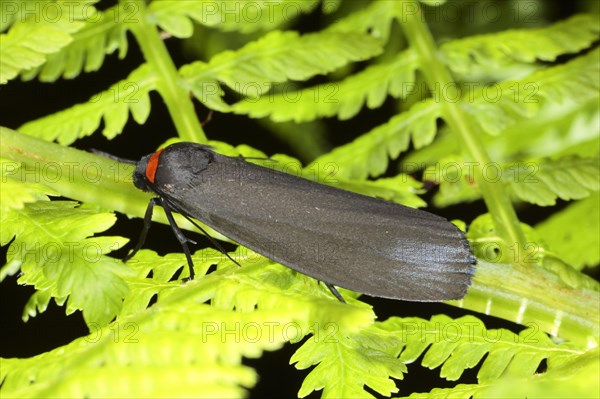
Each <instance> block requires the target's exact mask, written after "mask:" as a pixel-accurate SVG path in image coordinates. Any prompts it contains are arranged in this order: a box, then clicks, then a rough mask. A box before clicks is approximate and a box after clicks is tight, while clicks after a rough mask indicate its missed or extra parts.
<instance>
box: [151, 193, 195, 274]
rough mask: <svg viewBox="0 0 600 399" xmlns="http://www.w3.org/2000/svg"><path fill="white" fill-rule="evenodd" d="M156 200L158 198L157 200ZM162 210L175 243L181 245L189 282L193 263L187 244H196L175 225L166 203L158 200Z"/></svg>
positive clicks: (192, 271)
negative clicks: (173, 234) (175, 240)
mask: <svg viewBox="0 0 600 399" xmlns="http://www.w3.org/2000/svg"><path fill="white" fill-rule="evenodd" d="M157 199H158V198H157ZM158 200H159V201H160V204H161V205H162V207H163V209H164V210H165V215H167V220H169V224H170V225H171V229H172V230H173V233H175V237H177V241H179V244H181V247H182V248H183V253H184V254H185V258H186V259H187V263H188V268H189V269H190V277H189V279H190V280H193V279H194V275H195V273H194V262H193V261H192V254H191V253H190V249H189V248H188V245H187V243H188V242H191V243H193V244H195V243H196V242H195V241H193V240H190V239H189V238H187V237H186V236H185V235H184V234H183V233H182V232H181V230H180V229H179V226H177V223H175V219H174V218H173V213H172V212H171V207H170V206H169V204H168V202H167V201H163V200H162V199H158Z"/></svg>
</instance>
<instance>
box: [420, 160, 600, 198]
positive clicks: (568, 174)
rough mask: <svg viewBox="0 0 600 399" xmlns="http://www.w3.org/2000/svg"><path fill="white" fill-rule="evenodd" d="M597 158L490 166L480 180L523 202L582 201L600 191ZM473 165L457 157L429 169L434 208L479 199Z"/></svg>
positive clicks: (425, 177) (427, 175)
mask: <svg viewBox="0 0 600 399" xmlns="http://www.w3.org/2000/svg"><path fill="white" fill-rule="evenodd" d="M599 162H600V159H599V158H598V156H595V157H593V158H581V157H577V156H567V157H563V158H559V159H556V160H553V159H541V160H528V161H520V162H511V163H504V164H501V163H491V164H489V165H484V166H483V168H482V173H483V178H484V179H488V180H489V181H493V182H502V183H504V184H505V185H506V186H507V187H508V188H509V189H510V190H511V192H512V193H513V194H514V196H515V197H516V198H518V199H520V200H522V201H526V202H529V203H532V204H536V205H541V206H549V205H554V204H555V203H556V200H557V198H561V199H563V200H571V199H582V198H585V197H587V196H589V195H590V194H591V193H593V192H596V191H598V190H600V183H599V179H600V170H599V167H598V163H599ZM474 166H475V165H474V164H473V163H468V162H464V161H462V160H461V159H460V157H447V158H445V159H442V160H441V161H440V162H439V163H438V164H436V165H433V166H430V167H428V168H427V169H426V170H425V171H424V172H423V178H424V179H425V180H428V181H432V182H435V183H439V185H440V190H439V192H438V193H436V195H435V196H434V203H435V204H436V206H440V207H444V206H448V205H452V204H456V203H459V202H463V201H473V200H475V199H478V198H479V197H480V193H478V192H477V191H476V182H473V168H474Z"/></svg>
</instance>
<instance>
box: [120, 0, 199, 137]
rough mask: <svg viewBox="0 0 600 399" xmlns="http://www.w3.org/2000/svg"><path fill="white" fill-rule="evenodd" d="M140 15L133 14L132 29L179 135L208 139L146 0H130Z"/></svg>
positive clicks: (130, 23)
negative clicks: (150, 16) (146, 4)
mask: <svg viewBox="0 0 600 399" xmlns="http://www.w3.org/2000/svg"><path fill="white" fill-rule="evenodd" d="M128 3H130V5H131V6H132V7H133V9H135V10H139V15H141V18H132V19H134V21H132V22H129V23H128V25H129V29H130V30H131V32H132V33H133V35H134V36H135V38H136V40H137V42H138V44H139V45H140V48H141V49H142V53H143V54H144V58H145V59H146V62H147V63H148V64H149V65H151V66H152V68H154V70H155V71H156V74H157V75H158V76H159V79H158V83H157V90H158V92H159V93H160V95H161V97H162V98H163V100H164V101H165V104H166V105H167V109H168V110H169V114H170V115H171V118H172V119H173V123H174V124H175V129H177V134H178V136H179V137H180V138H181V139H182V140H185V141H194V142H197V143H205V142H206V141H207V138H206V135H205V134H204V130H203V129H202V124H201V123H200V121H199V120H198V117H197V116H196V110H195V109H194V104H193V102H192V99H191V97H190V95H189V93H188V92H187V91H186V90H185V88H184V86H183V85H182V79H181V78H180V76H179V74H178V72H177V68H176V67H175V64H174V63H173V60H172V59H171V56H170V54H169V52H168V51H167V48H166V46H165V44H164V42H163V40H162V39H161V37H160V34H159V32H158V29H157V28H156V25H154V24H152V23H150V22H148V21H147V20H146V18H145V17H146V6H145V3H144V2H143V1H140V0H133V1H128Z"/></svg>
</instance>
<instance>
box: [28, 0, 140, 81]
mask: <svg viewBox="0 0 600 399" xmlns="http://www.w3.org/2000/svg"><path fill="white" fill-rule="evenodd" d="M137 11H138V10H137V9H135V6H133V3H129V4H127V5H126V4H119V5H117V6H114V7H111V8H109V9H107V10H106V11H97V12H96V13H95V14H94V15H86V21H85V26H83V27H82V28H81V29H80V30H79V31H78V32H75V33H74V34H73V35H72V41H71V42H70V43H69V44H68V45H66V46H64V47H63V48H61V49H60V51H57V52H55V53H53V54H51V55H49V56H48V57H47V58H48V61H47V62H46V63H45V64H44V65H43V66H41V67H38V68H36V69H32V70H30V71H27V72H26V73H24V78H25V79H33V78H34V77H36V76H38V75H39V79H40V80H41V81H43V82H54V81H55V80H57V79H58V78H59V77H61V76H62V77H64V78H66V79H72V78H74V77H76V76H78V75H79V74H80V73H81V71H82V70H84V71H85V72H93V71H97V70H98V69H100V67H101V66H102V64H103V62H104V57H105V56H106V55H107V54H112V53H113V52H115V51H116V50H118V51H119V59H123V58H125V55H127V48H128V42H127V37H126V33H127V27H126V24H125V22H130V23H131V22H134V21H136V20H139V19H140V18H141V16H140V15H139V13H138V12H137Z"/></svg>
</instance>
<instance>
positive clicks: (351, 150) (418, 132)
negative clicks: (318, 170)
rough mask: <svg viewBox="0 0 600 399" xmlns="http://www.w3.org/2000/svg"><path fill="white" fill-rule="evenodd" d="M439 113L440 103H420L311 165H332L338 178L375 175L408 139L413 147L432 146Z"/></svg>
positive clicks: (405, 144) (403, 147)
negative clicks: (335, 168)
mask: <svg viewBox="0 0 600 399" xmlns="http://www.w3.org/2000/svg"><path fill="white" fill-rule="evenodd" d="M440 114H441V110H440V107H439V103H436V102H434V101H432V100H431V99H428V100H425V101H422V102H420V103H417V104H415V105H414V106H413V107H411V108H410V110H408V111H406V112H403V113H401V114H398V115H396V116H394V117H392V118H391V119H390V120H389V121H388V122H386V123H385V124H383V125H380V126H377V127H376V128H374V129H372V130H371V131H370V132H368V133H365V134H364V135H362V136H360V137H359V138H357V139H356V140H354V141H353V142H351V143H349V144H346V145H343V146H340V147H337V148H335V149H334V150H333V151H331V152H329V153H327V154H325V155H323V156H321V157H319V158H317V159H316V160H315V161H314V162H313V164H314V163H320V164H326V163H328V162H334V163H335V164H337V166H338V176H339V177H340V178H344V179H358V180H360V179H366V178H367V177H368V176H369V175H370V176H378V175H380V174H382V173H383V172H385V170H386V169H387V167H388V163H389V158H396V157H397V156H398V154H400V153H401V152H402V151H404V150H406V149H407V148H408V146H409V144H410V141H411V138H412V142H413V145H414V146H415V148H420V147H423V146H425V145H428V144H429V143H431V142H432V141H433V139H434V137H435V134H436V132H437V126H436V123H437V118H438V117H440ZM311 165H312V164H311ZM309 167H310V165H309Z"/></svg>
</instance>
